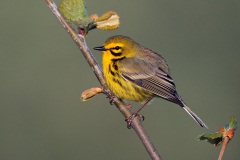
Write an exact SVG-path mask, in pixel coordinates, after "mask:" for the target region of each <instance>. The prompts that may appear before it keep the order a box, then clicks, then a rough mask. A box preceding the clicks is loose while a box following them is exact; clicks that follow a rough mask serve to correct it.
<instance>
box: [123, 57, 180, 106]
mask: <svg viewBox="0 0 240 160" xmlns="http://www.w3.org/2000/svg"><path fill="white" fill-rule="evenodd" d="M119 66H120V67H119V69H120V72H121V73H122V75H123V77H124V78H125V79H127V80H129V81H131V82H133V83H135V84H136V85H138V86H140V87H142V88H144V89H146V90H148V91H150V92H152V93H153V94H155V95H156V96H159V97H162V98H164V99H167V100H169V101H172V102H175V103H177V104H179V103H181V102H180V101H179V99H178V96H177V93H176V89H175V85H174V83H173V80H172V78H171V77H170V76H169V75H168V74H167V73H165V72H164V70H162V68H161V66H160V65H156V63H154V64H152V63H151V61H149V60H145V59H140V58H136V57H133V58H125V59H123V60H121V61H120V62H119Z"/></svg>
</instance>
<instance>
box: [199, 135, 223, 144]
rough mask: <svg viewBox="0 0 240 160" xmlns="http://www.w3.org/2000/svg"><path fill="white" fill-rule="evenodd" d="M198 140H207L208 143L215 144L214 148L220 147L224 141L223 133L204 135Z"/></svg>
mask: <svg viewBox="0 0 240 160" xmlns="http://www.w3.org/2000/svg"><path fill="white" fill-rule="evenodd" d="M198 140H200V141H202V140H206V141H207V142H209V143H211V144H213V145H214V146H218V145H220V144H221V143H222V141H223V134H222V133H221V132H216V133H209V134H203V135H200V136H199V137H198Z"/></svg>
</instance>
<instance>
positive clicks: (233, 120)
mask: <svg viewBox="0 0 240 160" xmlns="http://www.w3.org/2000/svg"><path fill="white" fill-rule="evenodd" d="M228 127H229V129H234V130H235V129H237V120H236V118H235V117H233V116H232V117H231V118H230V123H229V125H228Z"/></svg>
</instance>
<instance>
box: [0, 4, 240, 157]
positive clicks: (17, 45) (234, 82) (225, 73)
mask: <svg viewBox="0 0 240 160" xmlns="http://www.w3.org/2000/svg"><path fill="white" fill-rule="evenodd" d="M55 2H56V3H57V4H59V3H60V0H58V1H55ZM87 8H88V12H89V14H92V13H98V14H102V13H104V12H106V11H108V10H114V11H116V12H117V13H118V14H119V15H120V17H121V27H120V28H119V29H118V30H115V31H100V30H94V31H92V32H90V34H89V35H88V37H87V42H88V45H89V47H90V48H93V47H95V46H100V45H102V44H103V43H104V41H105V40H106V39H107V38H108V37H110V36H112V35H116V34H121V35H128V36H130V37H132V38H133V39H134V40H136V41H137V42H139V43H140V44H142V45H144V46H146V47H148V48H151V49H152V50H154V51H156V52H158V53H161V54H162V55H163V56H164V57H165V58H166V59H167V61H168V64H169V65H170V68H171V75H172V77H173V78H174V81H175V83H176V85H177V89H178V92H179V93H180V95H181V96H182V97H183V99H184V100H185V102H186V103H187V104H188V105H189V107H190V108H191V109H192V110H193V111H194V112H195V113H197V114H198V115H199V116H200V117H201V118H202V119H203V120H204V121H205V123H206V124H207V125H208V127H209V128H210V129H209V130H207V129H203V128H201V127H199V126H198V125H197V124H196V123H195V122H194V121H193V120H192V119H191V118H190V117H189V116H188V115H187V114H186V113H185V112H184V111H183V110H182V109H181V108H180V107H178V106H177V105H175V104H173V103H170V102H166V101H164V100H161V99H155V101H153V102H152V104H151V105H150V106H148V107H146V108H145V109H144V110H143V111H142V112H141V114H143V115H144V116H145V117H146V120H145V121H144V122H143V124H144V127H145V128H146V129H147V131H148V133H149V136H150V137H151V140H152V141H153V142H154V144H155V146H156V148H157V150H158V151H159V153H160V154H161V155H162V157H163V158H164V159H166V160H173V159H179V160H189V159H194V160H202V159H206V160H212V159H217V157H218V154H219V151H220V147H218V148H214V147H213V146H211V145H210V144H207V143H206V142H198V141H197V138H196V137H197V136H198V135H199V134H201V133H206V132H215V131H217V130H218V129H219V127H221V126H223V125H224V124H226V123H228V121H229V118H230V116H232V115H233V116H235V117H236V118H237V120H238V121H240V114H239V113H240V107H239V103H240V98H239V90H240V85H239V77H240V72H239V69H240V63H239V60H240V18H239V17H240V1H239V0H229V1H225V0H218V1H217V0H194V1H190V0H182V1H178V0H172V1H169V0H160V1H154V0H149V1H143V0H132V1H127V0H126V1H119V0H111V1H109V0H101V1H97V2H95V1H93V0H87ZM0 20H1V25H0V35H1V36H0V76H1V78H0V159H1V160H15V159H16V160H53V159H57V160H67V159H69V160H79V159H84V160H85V159H86V160H90V159H109V160H110V159H115V160H122V159H149V157H148V155H147V153H146V151H145V150H144V148H143V146H142V144H141V142H140V141H139V140H138V138H137V137H136V135H135V133H134V131H133V130H129V129H127V127H126V124H125V122H124V118H123V117H122V115H121V114H120V113H119V111H118V110H117V109H116V107H115V106H111V105H110V104H109V102H108V100H107V99H106V96H105V95H99V96H97V97H94V98H93V99H91V100H90V101H87V102H81V101H80V100H79V97H80V95H81V93H82V91H84V90H85V89H88V88H90V87H94V86H99V83H98V81H97V79H96V78H95V76H94V74H93V73H92V70H91V69H90V68H89V66H88V64H87V63H86V61H85V59H84V57H83V56H82V54H81V53H80V52H79V49H78V48H77V46H76V45H75V44H74V43H73V41H72V39H71V38H70V37H69V36H68V34H67V33H66V32H65V30H64V29H63V28H62V26H61V25H60V24H59V22H58V21H57V19H56V18H55V17H54V15H53V14H52V13H51V11H50V10H49V8H48V7H47V6H46V4H45V2H44V0H38V1H33V0H25V1H6V0H2V1H0ZM93 53H94V55H95V56H96V59H97V60H98V62H99V63H100V64H101V54H100V53H99V52H95V51H93ZM133 105H134V106H135V107H134V108H133V110H136V108H137V106H139V105H140V104H138V103H133ZM239 133H240V130H237V131H236V134H235V137H234V138H233V140H232V141H231V142H230V143H229V145H228V147H227V150H226V152H225V155H224V159H226V160H227V159H231V160H235V159H239V157H240V152H239V145H240V138H239V135H240V134H239Z"/></svg>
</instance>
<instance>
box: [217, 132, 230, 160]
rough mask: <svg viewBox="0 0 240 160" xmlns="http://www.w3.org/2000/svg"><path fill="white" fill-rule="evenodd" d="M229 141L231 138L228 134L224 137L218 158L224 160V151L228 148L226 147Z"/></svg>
mask: <svg viewBox="0 0 240 160" xmlns="http://www.w3.org/2000/svg"><path fill="white" fill-rule="evenodd" d="M229 141H230V139H229V137H228V136H226V137H224V140H223V143H222V148H221V151H220V153H219V157H218V160H222V157H223V154H224V151H225V150H226V147H227V144H228V142H229Z"/></svg>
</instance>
